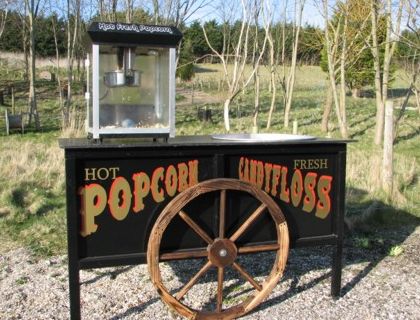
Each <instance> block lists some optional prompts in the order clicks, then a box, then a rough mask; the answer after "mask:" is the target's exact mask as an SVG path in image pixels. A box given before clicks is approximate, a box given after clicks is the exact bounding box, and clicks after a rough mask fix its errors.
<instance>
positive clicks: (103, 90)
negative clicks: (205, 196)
mask: <svg viewBox="0 0 420 320" xmlns="http://www.w3.org/2000/svg"><path fill="white" fill-rule="evenodd" d="M88 34H89V37H90V39H91V53H90V55H89V57H88V59H87V61H86V62H87V63H86V64H87V66H88V67H89V72H87V75H88V76H87V78H88V79H87V92H86V100H87V121H86V129H87V132H88V135H89V136H90V137H92V138H93V139H100V138H102V137H104V136H107V137H126V136H137V137H138V136H145V137H166V138H167V137H173V136H174V135H175V67H176V46H177V44H178V43H179V41H180V40H181V38H182V34H181V32H180V31H179V30H178V29H176V28H174V27H167V26H151V25H138V24H124V23H108V22H107V23H102V22H94V23H92V24H91V25H90V27H89V29H88Z"/></svg>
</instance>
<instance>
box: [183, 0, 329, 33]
mask: <svg viewBox="0 0 420 320" xmlns="http://www.w3.org/2000/svg"><path fill="white" fill-rule="evenodd" d="M221 1H222V2H223V1H228V0H221ZM283 1H284V0H283ZM283 1H281V0H280V1H276V0H272V2H274V3H277V4H278V3H279V2H281V4H283V3H284V2H283ZM237 2H238V3H239V1H237ZM288 2H289V6H290V10H289V11H288V16H289V18H291V17H293V15H294V13H293V8H292V3H293V2H292V1H291V0H289V1H288ZM213 3H217V0H216V1H214V2H213ZM315 3H320V1H312V0H309V1H308V0H307V1H306V2H305V6H304V10H303V13H302V24H303V25H305V24H309V25H312V26H317V27H322V26H323V25H324V21H323V17H322V15H321V14H320V11H319V10H320V8H319V7H318V6H317V5H315ZM272 10H274V13H275V15H276V16H277V17H279V16H280V15H281V12H282V10H283V9H282V8H279V7H278V6H273V7H272ZM237 11H238V12H239V13H240V8H238V10H237ZM212 19H216V20H221V17H220V10H218V8H217V5H214V4H213V5H212V4H210V6H207V7H206V8H203V9H201V10H198V11H197V12H196V13H195V14H194V15H193V16H191V18H190V19H188V23H191V22H192V21H194V20H198V21H201V22H202V21H208V20H212Z"/></svg>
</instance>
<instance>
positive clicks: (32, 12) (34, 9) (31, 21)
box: [24, 0, 41, 130]
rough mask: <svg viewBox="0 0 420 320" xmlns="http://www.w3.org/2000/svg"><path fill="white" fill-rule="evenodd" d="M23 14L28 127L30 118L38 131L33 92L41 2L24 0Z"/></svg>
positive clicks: (38, 124) (37, 116)
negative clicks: (26, 43)
mask: <svg viewBox="0 0 420 320" xmlns="http://www.w3.org/2000/svg"><path fill="white" fill-rule="evenodd" d="M24 3H25V12H26V15H27V17H28V24H27V26H28V30H29V120H28V122H29V125H30V124H31V121H32V116H33V117H34V120H35V128H36V129H37V130H39V128H40V123H39V115H38V107H37V100H36V92H35V34H36V29H35V19H36V18H37V16H38V10H39V5H40V3H41V0H36V1H35V0H25V1H24Z"/></svg>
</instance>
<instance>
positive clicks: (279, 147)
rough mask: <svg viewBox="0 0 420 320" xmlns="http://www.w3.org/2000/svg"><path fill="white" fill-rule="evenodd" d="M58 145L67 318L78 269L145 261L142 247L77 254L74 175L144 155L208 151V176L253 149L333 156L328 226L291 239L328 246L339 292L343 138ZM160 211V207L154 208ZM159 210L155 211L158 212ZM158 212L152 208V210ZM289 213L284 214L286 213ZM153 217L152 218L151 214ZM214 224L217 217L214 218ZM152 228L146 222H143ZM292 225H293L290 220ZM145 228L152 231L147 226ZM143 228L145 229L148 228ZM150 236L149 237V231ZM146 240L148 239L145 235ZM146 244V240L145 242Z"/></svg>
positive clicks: (76, 315) (75, 311) (76, 299)
mask: <svg viewBox="0 0 420 320" xmlns="http://www.w3.org/2000/svg"><path fill="white" fill-rule="evenodd" d="M60 145H61V147H62V148H64V149H65V162H66V177H67V181H66V198H67V226H68V234H67V236H68V255H69V262H68V263H69V287H70V314H71V319H80V278H79V271H80V269H88V268H99V267H109V266H119V265H131V264H139V263H145V262H146V252H145V251H144V252H136V253H128V254H118V255H109V256H92V257H84V258H80V246H81V241H83V239H81V236H80V235H79V226H80V216H79V214H78V211H77V210H78V209H77V208H78V205H77V191H78V188H79V186H78V182H77V181H78V178H77V177H78V175H79V174H80V170H81V169H82V168H83V163H84V161H94V160H107V161H118V159H133V161H134V160H136V159H143V160H147V161H150V162H154V163H157V164H159V161H162V159H168V158H170V159H179V158H188V157H198V156H202V157H208V158H211V159H212V167H206V168H205V170H207V172H208V174H209V175H210V177H212V178H217V177H224V176H226V175H227V174H229V173H228V171H227V170H228V169H227V167H226V163H227V161H229V159H230V158H231V157H232V156H237V155H250V156H253V155H256V156H266V157H268V158H270V157H273V156H275V157H283V156H284V157H290V156H296V157H304V156H305V155H306V156H308V155H309V156H311V157H317V156H319V157H321V156H324V155H327V156H329V157H331V158H332V159H334V163H335V170H334V172H333V175H334V186H335V195H336V197H335V198H334V199H331V200H332V201H333V202H334V203H335V206H336V209H337V211H336V212H331V214H332V217H331V219H332V220H331V228H332V230H331V232H330V233H328V234H324V235H322V236H309V237H304V238H300V239H292V243H291V244H292V247H306V246H315V245H331V246H332V264H331V268H332V273H331V295H332V296H333V297H339V296H340V289H341V272H342V252H343V248H342V247H343V226H344V205H345V167H346V142H345V141H333V140H325V141H322V140H315V141H309V142H301V143H299V142H293V143H265V144H264V143H255V144H241V143H226V142H216V141H214V140H213V141H211V139H208V138H200V137H195V138H194V137H193V138H189V139H188V138H186V139H182V138H177V139H173V140H169V142H168V143H152V142H150V143H142V144H140V143H133V144H131V145H118V144H108V145H97V144H91V143H89V142H88V141H86V140H84V139H83V140H76V141H75V140H61V141H60ZM158 213H159V212H158ZM158 213H157V214H158ZM155 214H156V213H155ZM286 218H287V217H286ZM153 221H154V220H153ZM215 223H216V224H217V221H216V222H215ZM144 228H150V226H144ZM290 228H293V226H290ZM147 232H150V230H148V231H147ZM147 232H146V234H147ZM147 238H148V237H147ZM145 241H146V242H147V239H145ZM144 247H145V248H147V243H145V244H144Z"/></svg>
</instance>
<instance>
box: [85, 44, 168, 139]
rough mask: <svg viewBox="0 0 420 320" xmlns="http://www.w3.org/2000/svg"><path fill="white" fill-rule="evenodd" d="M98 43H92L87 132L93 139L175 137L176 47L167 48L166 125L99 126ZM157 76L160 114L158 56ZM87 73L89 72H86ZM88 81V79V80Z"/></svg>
mask: <svg viewBox="0 0 420 320" xmlns="http://www.w3.org/2000/svg"><path fill="white" fill-rule="evenodd" d="M99 48H100V45H99V44H95V43H94V44H92V63H91V64H92V99H86V100H87V106H88V110H87V111H88V112H87V114H88V116H87V123H86V128H87V132H88V133H91V134H92V137H93V139H99V138H100V137H101V136H104V135H105V136H118V135H121V136H142V135H143V136H156V137H158V136H169V137H175V95H176V93H175V72H176V49H175V48H169V79H168V95H169V97H168V108H169V114H168V117H169V119H168V127H164V128H100V127H99V81H100V79H99V65H100V61H99V60H100V52H99ZM156 60H157V61H156V64H157V66H158V68H157V77H156V81H155V83H156V84H157V85H156V93H155V105H156V108H159V111H158V112H159V113H160V114H161V115H162V112H163V110H162V106H161V101H160V96H159V95H160V93H161V88H160V81H161V74H160V73H161V72H160V62H161V58H160V56H158V58H157V59H156ZM88 74H89V73H88ZM88 81H89V80H88ZM90 103H92V118H93V119H92V127H90V125H89V124H90V122H89V108H90Z"/></svg>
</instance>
